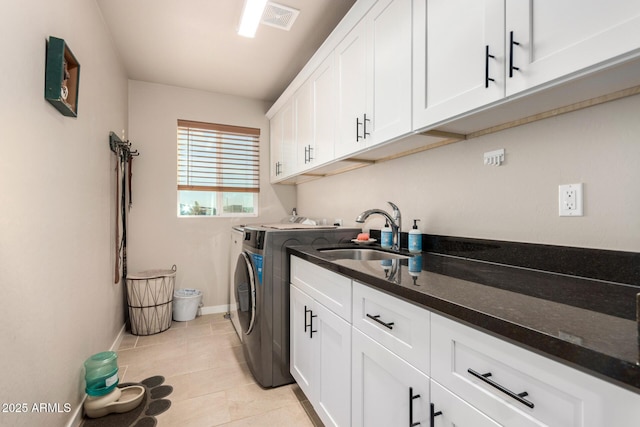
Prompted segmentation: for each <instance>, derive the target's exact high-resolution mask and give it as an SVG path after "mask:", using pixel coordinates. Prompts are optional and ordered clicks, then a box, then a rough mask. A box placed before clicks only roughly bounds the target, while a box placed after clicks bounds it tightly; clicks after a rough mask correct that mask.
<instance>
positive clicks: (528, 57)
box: [505, 0, 640, 96]
mask: <svg viewBox="0 0 640 427" xmlns="http://www.w3.org/2000/svg"><path fill="white" fill-rule="evenodd" d="M506 23H507V26H506V34H505V37H506V66H507V69H506V76H507V86H506V94H507V96H509V95H512V94H515V93H518V92H520V91H523V90H525V89H529V88H531V87H534V86H537V85H540V84H542V83H545V82H548V81H551V80H554V79H557V78H560V77H564V76H567V75H570V74H572V73H575V72H577V71H581V70H584V69H587V68H590V67H594V66H598V64H600V63H602V62H603V61H607V60H610V59H612V58H616V57H618V56H620V55H625V54H627V53H629V52H631V51H633V50H637V49H638V48H640V1H637V0H631V1H630V0H612V1H608V2H602V1H599V0H563V1H559V2H558V1H554V2H550V1H543V0H529V1H522V0H507V2H506Z"/></svg>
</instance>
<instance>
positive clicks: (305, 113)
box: [294, 79, 314, 172]
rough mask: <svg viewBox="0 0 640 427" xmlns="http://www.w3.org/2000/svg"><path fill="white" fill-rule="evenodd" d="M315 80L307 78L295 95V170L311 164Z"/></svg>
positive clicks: (303, 168) (297, 170)
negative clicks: (310, 151) (310, 149)
mask: <svg viewBox="0 0 640 427" xmlns="http://www.w3.org/2000/svg"><path fill="white" fill-rule="evenodd" d="M313 92H314V91H313V81H312V80H311V79H309V80H307V81H306V82H305V83H304V84H303V85H302V86H301V87H300V89H298V90H297V91H296V94H295V96H294V105H295V119H296V126H295V132H296V136H295V142H296V164H295V168H294V169H295V172H299V171H303V170H305V169H306V168H307V167H308V164H309V155H308V153H309V148H310V147H312V146H313V144H314V142H313V139H314V135H313V132H314V126H313V115H314V111H313V104H314V102H313Z"/></svg>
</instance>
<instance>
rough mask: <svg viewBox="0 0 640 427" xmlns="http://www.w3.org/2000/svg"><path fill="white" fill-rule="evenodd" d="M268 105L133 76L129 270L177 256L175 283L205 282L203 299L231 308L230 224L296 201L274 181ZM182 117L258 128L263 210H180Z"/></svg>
mask: <svg viewBox="0 0 640 427" xmlns="http://www.w3.org/2000/svg"><path fill="white" fill-rule="evenodd" d="M268 107H269V105H268V104H267V103H264V102H262V101H256V100H251V99H246V98H239V97H234V96H229V95H221V94H216V93H210V92H203V91H197V90H192V89H183V88H177V87H172V86H164V85H159V84H153V83H145V82H139V81H130V82H129V123H130V139H131V141H132V143H133V146H134V148H136V149H138V150H139V151H140V153H141V154H140V157H138V158H136V159H134V163H133V180H132V183H133V208H132V209H131V213H130V216H129V231H128V242H129V251H128V255H129V271H130V272H132V273H133V272H138V271H143V270H148V269H156V268H169V267H171V266H172V265H173V264H176V265H177V268H178V272H177V274H176V288H196V289H200V290H202V291H203V293H204V298H203V304H204V306H205V307H207V308H208V309H209V310H217V311H226V309H227V304H228V301H229V285H228V277H229V267H228V265H229V247H230V233H231V226H232V225H235V224H252V223H254V224H255V223H268V222H278V221H280V219H282V218H283V217H285V216H286V215H287V213H288V212H290V211H291V209H292V208H293V207H294V206H295V204H294V201H295V189H294V188H293V187H288V186H271V185H270V184H269V168H268V165H269V122H268V120H267V119H266V117H265V113H266V111H267V109H268ZM178 119H185V120H195V121H202V122H211V123H223V124H230V125H238V126H247V127H254V128H260V132H261V136H260V161H261V170H260V175H261V178H260V199H259V217H253V218H246V217H245V218H224V217H223V218H214V217H210V218H204V217H197V218H178V217H177V214H176V212H177V207H176V206H177V189H176V186H177V182H176V168H177V167H176V151H177V150H176V144H177V140H176V127H177V120H178Z"/></svg>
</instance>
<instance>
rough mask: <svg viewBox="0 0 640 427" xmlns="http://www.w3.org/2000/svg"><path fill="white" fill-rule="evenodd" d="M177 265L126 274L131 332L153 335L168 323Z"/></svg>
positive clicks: (167, 327) (171, 308)
mask: <svg viewBox="0 0 640 427" xmlns="http://www.w3.org/2000/svg"><path fill="white" fill-rule="evenodd" d="M175 281H176V266H175V265H174V266H173V267H171V269H170V270H148V271H142V272H140V273H134V274H131V275H127V305H128V307H129V319H130V321H131V333H132V334H133V335H153V334H158V333H160V332H164V331H166V330H167V329H169V328H170V327H171V317H172V311H173V288H174V286H175Z"/></svg>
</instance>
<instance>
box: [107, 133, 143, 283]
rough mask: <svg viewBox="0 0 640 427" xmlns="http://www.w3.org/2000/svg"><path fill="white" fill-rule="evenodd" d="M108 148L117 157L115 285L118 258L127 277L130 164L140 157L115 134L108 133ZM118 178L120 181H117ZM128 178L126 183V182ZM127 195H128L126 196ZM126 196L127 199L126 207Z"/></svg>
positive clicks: (118, 268)
mask: <svg viewBox="0 0 640 427" xmlns="http://www.w3.org/2000/svg"><path fill="white" fill-rule="evenodd" d="M109 148H111V151H113V153H114V154H115V155H116V156H117V158H118V163H117V164H116V266H115V270H116V274H115V283H118V282H119V281H120V278H121V276H120V266H119V263H120V258H121V257H122V278H124V279H126V277H127V211H128V210H130V209H131V206H132V197H131V177H132V172H131V171H132V169H131V162H132V160H133V158H134V157H137V156H139V155H140V153H138V150H131V143H130V142H129V141H123V140H122V139H120V138H119V137H118V135H116V134H115V132H110V133H109ZM119 177H120V178H121V179H119ZM127 178H128V182H127ZM127 193H128V194H127ZM127 195H128V199H129V203H128V207H129V209H127V208H126V206H127ZM119 220H121V222H122V237H120V231H119V226H120V221H119Z"/></svg>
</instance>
